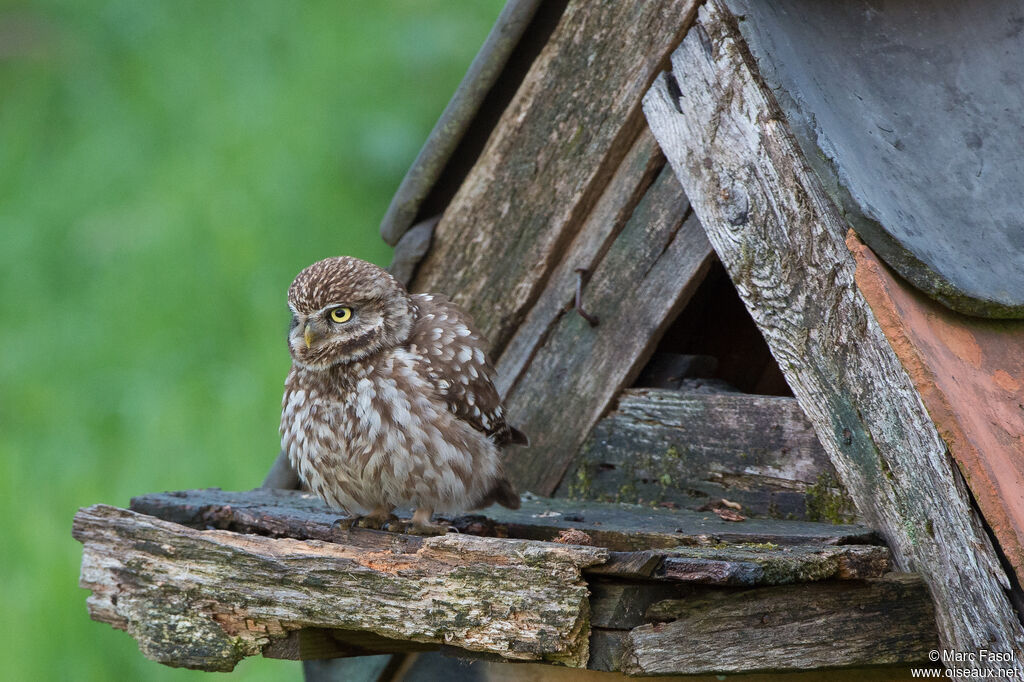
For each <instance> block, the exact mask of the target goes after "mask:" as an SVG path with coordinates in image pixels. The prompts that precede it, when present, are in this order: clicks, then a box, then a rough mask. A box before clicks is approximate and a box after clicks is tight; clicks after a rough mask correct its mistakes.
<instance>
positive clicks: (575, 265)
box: [495, 126, 665, 397]
mask: <svg viewBox="0 0 1024 682" xmlns="http://www.w3.org/2000/svg"><path fill="white" fill-rule="evenodd" d="M664 167H665V156H664V155H663V154H662V153H661V149H660V148H659V147H658V143H657V142H656V141H655V139H654V136H653V135H651V131H650V130H648V129H647V127H646V126H644V127H643V129H642V130H641V132H640V134H639V135H638V136H637V139H636V141H634V142H633V146H632V147H631V148H630V150H629V152H627V154H626V156H625V158H624V159H623V160H622V163H620V164H619V167H618V168H616V169H615V174H614V175H613V176H612V179H611V180H610V181H609V182H608V186H607V187H605V189H604V192H602V194H601V197H600V198H599V199H598V200H597V204H596V205H595V206H594V209H593V210H592V211H591V212H590V214H589V215H588V216H587V218H586V220H585V221H584V223H583V226H582V227H581V228H580V230H579V234H577V235H576V236H575V237H574V238H573V240H572V243H570V244H569V245H568V247H567V248H566V249H565V255H564V256H563V257H562V259H561V261H559V263H558V264H557V265H556V266H555V267H554V269H553V270H552V271H551V275H550V276H549V277H548V278H547V280H546V281H545V282H544V288H543V290H542V291H541V292H540V295H539V296H538V297H537V300H536V301H535V302H534V304H533V305H532V306H531V307H530V309H529V312H528V313H527V314H526V317H525V318H524V319H523V322H522V324H520V325H519V326H518V327H517V328H516V330H515V332H514V333H513V335H512V337H511V339H510V340H509V342H508V344H507V345H506V346H505V349H504V351H503V352H502V354H501V356H500V357H499V358H498V362H497V365H496V369H497V371H498V374H497V377H496V379H495V386H496V387H497V389H498V392H499V393H500V394H501V395H502V396H503V397H504V396H508V394H509V393H510V392H511V390H512V387H513V386H515V385H516V383H517V382H518V381H519V379H520V377H521V376H522V374H523V371H524V370H525V369H526V368H527V367H528V366H529V364H530V361H531V360H532V359H533V356H534V354H535V353H536V352H537V348H538V346H541V345H543V343H544V341H545V339H546V338H547V336H548V334H549V333H550V330H551V328H552V327H553V326H554V325H555V324H557V322H558V321H559V320H560V319H561V318H562V316H563V315H565V314H566V308H567V307H568V306H571V305H572V303H573V295H574V293H575V289H576V281H577V278H578V277H579V273H578V272H577V270H578V269H580V268H582V269H584V270H586V271H587V272H588V273H589V272H594V270H595V269H596V268H597V264H598V263H600V261H601V258H602V257H604V254H605V253H606V252H607V251H608V248H609V246H611V244H612V242H614V241H615V239H616V237H618V235H619V233H620V232H622V229H623V227H625V225H626V222H627V221H628V220H629V219H630V216H632V215H633V211H634V210H635V209H636V207H637V204H639V203H640V200H641V199H642V198H643V196H644V194H645V193H646V192H647V190H648V188H649V187H650V186H651V183H652V182H654V179H655V178H657V177H658V174H659V173H660V172H661V170H662V168H664Z"/></svg>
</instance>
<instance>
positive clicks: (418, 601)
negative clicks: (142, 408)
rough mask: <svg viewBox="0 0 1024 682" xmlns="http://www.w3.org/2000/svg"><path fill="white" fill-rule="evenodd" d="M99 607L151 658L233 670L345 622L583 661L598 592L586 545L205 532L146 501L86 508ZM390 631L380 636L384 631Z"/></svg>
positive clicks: (595, 556)
mask: <svg viewBox="0 0 1024 682" xmlns="http://www.w3.org/2000/svg"><path fill="white" fill-rule="evenodd" d="M73 535H74V537H75V538H76V539H77V540H79V541H80V542H82V543H83V545H84V550H83V556H82V574H81V582H80V584H81V586H82V587H84V588H86V589H88V590H91V591H92V594H91V595H90V597H89V599H88V604H89V612H90V615H91V616H92V618H93V619H94V620H98V621H101V622H106V623H109V624H110V625H112V626H114V627H116V628H118V629H122V630H126V631H128V632H129V634H131V635H132V636H133V637H134V638H135V639H136V640H137V641H138V643H139V648H140V649H141V650H142V652H143V653H144V654H145V655H146V656H147V657H149V658H151V659H153V660H155V661H159V662H161V663H165V664H167V665H172V666H180V667H189V668H198V669H202V670H222V671H224V670H231V669H233V668H234V666H235V664H236V663H237V662H238V661H239V660H240V659H241V658H243V657H244V656H251V655H255V654H258V653H260V652H261V651H263V650H264V648H265V647H266V646H268V645H270V644H271V643H272V642H273V641H274V640H280V639H284V638H286V637H287V636H288V633H289V632H290V631H292V630H300V629H304V628H335V629H342V630H355V631H365V632H369V633H372V634H374V635H378V636H379V637H386V638H389V639H402V640H408V641H411V642H419V643H426V644H442V643H444V644H448V645H452V646H457V647H461V648H464V649H467V650H474V651H487V652H490V653H493V654H497V655H500V656H502V657H504V658H508V659H513V660H533V661H538V660H546V661H551V662H558V663H562V664H564V665H569V666H582V665H585V664H586V661H587V658H588V648H587V647H588V644H587V640H588V637H589V626H588V601H587V597H588V592H587V587H586V583H585V582H584V581H583V578H582V576H581V569H582V568H583V567H585V566H589V565H591V564H595V563H601V562H603V561H605V560H606V559H607V555H608V551H607V550H606V549H603V548H598V547H577V546H568V545H559V544H553V543H538V542H528V541H523V540H509V539H503V538H478V537H472V536H467V535H460V534H451V535H446V536H443V537H435V538H427V539H424V540H422V542H421V544H420V547H419V548H418V549H417V550H416V551H404V550H403V547H402V544H401V543H398V544H396V545H395V546H394V547H393V548H392V549H391V550H390V551H388V550H379V551H367V550H366V549H365V548H360V547H354V546H351V545H342V544H337V543H325V542H320V541H315V540H295V539H291V538H271V537H265V536H259V535H242V534H238V533H233V532H230V531H220V530H211V531H198V530H194V529H192V528H188V527H186V526H182V525H179V524H176V523H171V522H168V521H163V520H161V519H157V518H155V517H151V516H146V515H143V514H138V513H136V512H132V511H128V510H123V509H117V508H115V507H108V506H105V505H96V506H93V507H89V508H86V509H82V510H79V512H78V514H76V516H75V523H74V530H73ZM379 637H378V638H371V639H372V640H373V641H374V643H379Z"/></svg>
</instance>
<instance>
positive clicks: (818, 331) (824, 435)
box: [644, 0, 1024, 670]
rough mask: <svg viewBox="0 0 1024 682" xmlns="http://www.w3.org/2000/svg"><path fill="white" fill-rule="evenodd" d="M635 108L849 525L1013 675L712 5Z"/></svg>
mask: <svg viewBox="0 0 1024 682" xmlns="http://www.w3.org/2000/svg"><path fill="white" fill-rule="evenodd" d="M644 110H645V113H646V115H647V119H648V123H649V124H650V126H651V130H652V131H653V132H654V134H655V137H656V138H657V139H658V141H659V143H660V144H661V147H662V149H663V150H664V151H665V154H666V156H667V157H668V159H669V161H670V163H671V164H672V167H673V168H674V169H675V171H676V174H677V175H678V176H679V178H680V181H681V182H682V184H683V186H684V187H685V188H686V191H687V194H688V196H689V197H690V200H691V202H692V203H693V207H694V210H695V211H696V212H697V214H698V216H699V217H700V220H701V223H702V224H703V226H704V228H705V229H706V230H707V233H708V236H709V239H710V240H711V242H712V244H713V245H714V247H715V250H716V251H717V253H718V255H719V257H720V258H721V260H722V263H723V264H724V265H725V267H726V268H727V270H728V271H729V274H730V276H731V278H732V280H733V282H734V283H735V284H736V288H737V291H738V292H739V294H740V296H741V297H742V298H743V300H744V302H745V303H746V305H747V309H748V310H749V311H750V313H751V315H752V316H753V318H754V320H755V321H756V322H757V324H758V327H759V328H760V329H761V331H762V333H763V334H764V336H765V339H766V341H767V342H768V345H769V347H770V348H771V350H772V354H773V355H774V356H775V358H776V360H778V363H779V366H780V368H781V369H782V370H783V372H784V373H785V375H786V379H787V381H788V383H789V385H790V387H791V388H792V389H793V393H794V395H795V396H796V398H797V399H798V400H799V402H800V405H801V407H803V409H804V412H805V413H806V414H807V416H808V418H809V419H810V420H811V422H812V423H813V424H814V426H815V429H816V431H817V433H818V436H819V438H820V439H821V442H822V444H823V445H824V446H825V449H826V451H827V452H828V453H829V456H830V458H831V459H832V462H833V464H834V465H835V467H836V470H837V472H838V473H839V476H840V478H841V480H842V481H843V483H844V484H845V485H846V488H847V490H849V492H850V494H851V496H852V497H853V498H854V500H855V501H856V502H857V504H858V507H859V510H860V512H861V514H863V516H864V518H866V519H867V520H868V521H869V522H870V523H871V524H872V525H873V526H876V527H878V528H879V529H880V530H881V531H882V532H883V533H884V534H885V536H886V538H887V539H888V540H889V544H890V547H891V548H892V550H893V553H894V554H895V556H896V558H897V561H898V562H899V564H900V566H902V567H903V568H904V569H913V570H917V571H919V572H920V573H921V575H922V576H923V577H924V579H925V581H926V582H927V584H928V586H929V588H930V590H931V593H932V595H933V596H934V598H935V600H936V612H937V618H938V623H939V630H940V633H941V637H942V642H943V646H944V647H946V648H949V649H952V650H955V651H977V650H979V649H983V648H984V649H988V650H994V651H1005V652H1013V653H1014V654H1015V662H1014V664H1013V665H1014V666H1016V667H1017V669H1018V670H1024V664H1022V661H1024V629H1022V627H1021V623H1020V621H1019V620H1018V617H1017V614H1016V613H1015V612H1014V610H1013V609H1012V607H1011V605H1010V603H1009V601H1008V599H1007V597H1006V594H1005V593H1004V588H1007V587H1008V585H1009V584H1008V581H1007V577H1006V574H1005V572H1004V571H1003V569H1002V567H1001V566H1000V563H999V559H998V557H997V555H996V553H995V551H994V549H993V547H992V544H991V542H990V540H989V537H988V536H987V535H986V533H985V529H984V527H983V524H982V522H981V519H980V517H979V516H978V513H977V512H976V510H975V509H974V508H973V507H972V505H971V501H970V498H969V494H968V492H967V490H966V486H965V485H964V482H963V480H962V479H961V478H960V477H959V476H960V475H959V472H958V471H956V470H955V466H954V464H953V462H952V461H951V459H950V457H949V454H948V452H947V450H946V445H945V443H944V442H943V441H942V439H941V438H940V437H939V434H938V433H937V432H936V429H935V426H934V424H933V423H932V422H931V420H930V419H929V417H928V414H927V412H926V410H925V409H924V406H923V405H922V403H921V399H920V396H919V395H918V394H917V392H916V391H915V389H914V386H913V384H912V382H911V380H910V379H909V377H908V376H907V373H906V372H905V371H904V369H903V367H902V366H901V365H900V362H899V360H898V359H897V357H896V355H895V354H894V352H893V350H892V348H891V347H890V346H889V344H888V342H887V341H886V338H885V336H884V335H883V333H882V331H881V329H880V328H879V325H878V323H877V321H876V320H875V318H874V316H873V315H872V313H871V310H870V308H869V307H868V305H867V303H866V302H865V300H864V297H863V295H862V294H861V293H860V291H859V290H858V289H857V286H856V284H855V282H854V262H853V258H852V257H851V255H850V253H849V251H848V250H847V248H846V245H845V243H844V236H845V234H846V231H847V226H846V225H845V224H844V222H843V220H842V218H841V217H840V216H839V215H838V213H837V211H836V207H835V206H834V204H833V203H832V202H831V200H830V199H829V198H828V196H827V195H826V194H825V192H824V191H823V189H822V187H821V183H820V181H819V179H818V178H817V177H816V176H814V175H813V174H812V173H811V172H810V171H809V168H808V165H807V163H806V162H805V160H804V159H803V157H802V156H801V153H800V150H799V148H798V146H797V144H796V142H795V141H794V139H793V136H792V133H791V131H790V130H789V129H788V126H787V124H786V121H785V120H784V118H783V116H782V114H781V112H780V110H779V107H778V105H777V103H776V102H775V100H774V97H773V95H772V93H771V91H770V90H769V89H768V88H766V87H765V85H764V83H763V81H762V80H761V78H760V76H759V74H758V70H757V64H756V62H755V61H754V60H753V59H752V58H751V56H750V53H749V51H748V50H747V48H746V45H745V44H744V41H743V39H742V37H741V35H740V33H739V31H738V30H737V28H736V19H735V17H733V16H732V15H731V14H730V13H729V11H728V9H727V8H726V7H725V6H724V5H723V3H722V2H720V0H709V2H708V3H707V4H706V5H704V6H703V7H702V8H701V10H700V14H699V19H698V22H697V23H695V24H694V27H693V29H692V30H691V31H690V33H689V34H688V35H687V37H686V39H685V40H684V41H683V43H682V45H681V46H680V48H679V49H678V50H677V51H676V52H675V53H674V54H673V56H672V74H669V75H666V76H665V77H663V78H661V79H659V80H658V82H657V83H656V84H655V86H654V87H653V88H652V89H651V91H650V92H649V93H648V95H647V97H646V98H645V100H644ZM966 665H968V666H970V665H971V663H970V662H967V663H966Z"/></svg>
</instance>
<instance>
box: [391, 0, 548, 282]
mask: <svg viewBox="0 0 1024 682" xmlns="http://www.w3.org/2000/svg"><path fill="white" fill-rule="evenodd" d="M540 4H541V0H510V1H509V2H507V3H505V7H504V9H502V11H501V14H500V15H499V16H498V19H497V20H496V21H495V22H494V26H493V27H492V28H491V32H490V33H488V34H487V39H486V40H485V41H484V44H483V45H482V46H481V47H480V51H479V52H478V53H477V55H476V57H474V58H473V63H472V64H470V65H469V69H468V70H467V71H466V75H465V76H463V77H462V81H461V82H460V83H459V87H458V88H457V89H456V90H455V94H454V95H452V98H451V100H450V101H449V102H448V105H447V106H446V107H445V108H444V111H443V112H442V113H441V118H439V119H438V121H437V123H435V124H434V128H433V130H431V131H430V135H429V136H428V137H427V141H426V142H424V143H423V148H422V149H420V152H419V154H417V155H416V160H415V161H413V164H412V167H411V168H410V169H409V170H408V172H407V173H406V174H405V177H404V178H402V182H401V184H400V185H399V186H398V189H397V190H395V196H394V197H392V198H391V204H390V205H388V210H387V212H385V214H384V218H383V219H381V223H380V234H381V237H382V238H383V239H384V241H386V242H387V243H388V244H390V245H392V246H395V245H397V244H398V243H399V241H400V239H401V238H402V236H403V235H404V234H405V233H406V230H407V229H409V227H410V226H411V225H412V223H413V221H414V220H415V219H416V215H417V214H418V213H419V210H420V206H421V205H422V204H423V201H424V199H426V198H427V195H429V194H430V190H431V189H432V188H433V187H434V183H436V182H437V180H438V178H439V177H440V176H441V173H442V171H443V170H444V168H445V167H446V166H447V165H448V160H449V159H450V158H451V156H452V154H453V153H454V152H455V150H456V148H457V147H458V146H459V142H460V141H461V140H462V137H463V135H465V133H466V131H467V129H468V128H469V125H470V122H471V121H472V120H473V118H474V117H475V116H476V115H477V111H478V110H479V109H480V107H481V105H482V104H483V103H484V99H485V98H486V97H487V94H488V92H490V90H491V88H492V87H493V86H494V84H495V83H496V82H497V81H498V77H499V76H500V75H501V73H502V71H503V70H504V69H505V65H506V63H507V62H508V60H509V58H510V57H511V56H512V53H513V51H514V50H515V48H516V45H518V44H519V40H520V38H521V37H522V35H523V33H524V32H525V31H526V29H527V27H528V26H529V25H530V22H531V21H532V19H533V15H534V14H536V12H537V8H538V7H539V6H540ZM403 281H406V280H403Z"/></svg>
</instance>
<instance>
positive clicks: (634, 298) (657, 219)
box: [506, 168, 711, 494]
mask: <svg viewBox="0 0 1024 682" xmlns="http://www.w3.org/2000/svg"><path fill="white" fill-rule="evenodd" d="M687 206H688V202H687V200H686V196H685V195H684V194H683V192H682V190H681V188H680V187H679V183H678V181H677V180H676V179H675V177H674V176H673V174H672V172H671V170H669V169H667V168H666V169H664V170H663V171H662V172H661V174H660V175H659V176H658V179H657V180H655V182H654V184H653V185H651V187H650V189H649V190H648V191H647V193H646V194H645V195H644V197H643V199H642V200H641V201H640V203H639V204H638V205H637V207H636V209H635V210H634V211H633V214H632V216H631V217H630V219H629V221H628V222H627V223H626V226H625V227H624V228H623V230H622V232H621V233H620V234H619V235H618V237H617V238H616V239H615V241H614V243H613V244H612V245H611V246H610V247H609V249H608V252H607V253H606V254H605V255H604V257H603V258H602V259H601V261H600V263H598V265H597V267H596V270H595V271H594V272H593V273H592V274H591V275H590V277H589V281H587V282H586V285H585V288H584V295H583V304H584V306H585V307H586V309H587V311H588V312H589V313H590V314H592V315H597V316H598V317H599V318H600V320H601V323H600V324H599V325H598V326H597V327H592V326H591V325H590V324H589V323H588V322H587V321H586V320H585V319H583V317H582V316H580V315H578V314H576V313H575V312H573V311H572V310H571V309H570V310H568V311H566V312H565V313H564V314H563V315H561V317H559V319H558V320H557V321H556V322H555V323H554V324H553V325H552V326H551V328H550V329H549V330H548V333H547V335H546V336H545V338H544V341H543V344H542V345H540V346H539V347H538V348H537V349H536V350H535V352H534V354H533V357H532V358H531V361H530V364H529V366H528V367H527V368H526V369H525V371H524V373H523V374H522V376H521V377H520V379H519V382H518V384H517V386H516V388H515V390H513V391H512V392H511V394H510V395H509V396H508V397H507V399H506V406H507V408H508V414H509V419H510V420H511V421H512V423H514V424H516V425H517V426H519V427H520V428H521V429H522V430H523V431H524V432H526V433H528V434H530V439H531V444H530V447H529V448H524V449H521V450H519V451H517V452H515V453H512V455H511V456H510V457H508V458H507V460H506V468H507V470H508V471H509V473H510V475H511V476H512V477H513V478H514V480H515V481H516V482H517V483H518V484H519V486H520V489H524V488H525V489H527V490H532V491H534V492H537V493H540V494H551V493H552V492H553V491H554V490H555V488H556V487H557V486H558V484H559V482H560V481H561V479H562V476H563V475H564V474H565V471H566V469H567V468H568V466H569V464H570V462H571V460H572V458H573V457H574V456H575V454H576V453H577V452H578V451H579V448H580V445H581V444H582V442H583V440H584V438H586V434H587V433H588V432H589V431H590V429H591V428H592V427H593V425H594V424H595V423H596V422H597V420H598V419H599V418H600V417H601V415H602V413H604V412H605V410H606V409H607V408H608V405H609V404H610V402H611V400H612V399H613V398H614V396H615V395H617V394H618V392H619V391H620V390H621V389H622V387H623V386H626V385H628V384H629V383H630V382H631V381H632V379H633V378H635V377H636V375H637V374H639V373H640V370H641V369H642V368H643V366H644V363H645V361H646V359H647V358H648V357H649V356H650V353H651V352H652V351H653V350H654V346H655V345H656V344H657V341H658V338H659V336H660V334H661V332H663V331H664V329H665V328H666V327H667V326H668V324H669V323H670V322H671V321H672V319H673V318H674V317H675V315H676V314H677V313H678V312H679V310H680V309H681V308H682V307H683V306H684V305H685V304H686V301H687V300H689V297H690V296H691V295H692V293H693V291H694V289H695V288H696V286H697V284H699V283H700V280H701V278H702V277H703V275H704V273H705V272H707V269H708V267H709V266H710V263H711V247H710V245H709V244H708V243H707V240H706V238H705V237H704V233H703V230H702V229H701V227H700V224H699V223H698V222H697V221H696V219H694V218H693V217H692V216H691V217H690V218H688V219H684V218H685V216H686V211H687ZM551 405H558V406H559V417H558V419H557V420H553V419H552V418H551Z"/></svg>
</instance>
